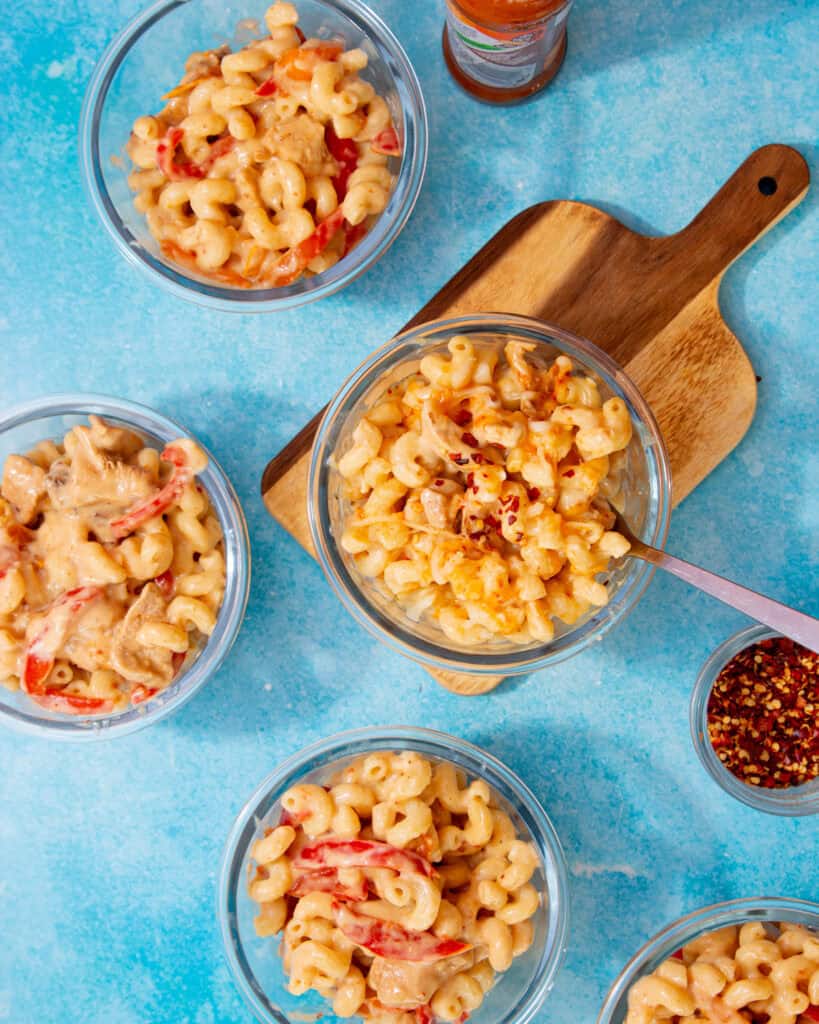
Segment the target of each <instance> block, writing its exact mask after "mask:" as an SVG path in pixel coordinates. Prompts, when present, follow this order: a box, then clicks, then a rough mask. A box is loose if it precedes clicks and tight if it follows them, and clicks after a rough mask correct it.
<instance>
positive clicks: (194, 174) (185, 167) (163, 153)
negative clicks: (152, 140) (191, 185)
mask: <svg viewBox="0 0 819 1024" xmlns="http://www.w3.org/2000/svg"><path fill="white" fill-rule="evenodd" d="M184 134H185V133H184V132H183V131H182V129H181V128H169V129H168V130H167V131H166V132H165V134H164V135H163V136H162V138H161V139H160V140H159V142H157V144H156V165H157V167H158V168H159V169H160V171H162V173H163V174H164V175H165V177H166V178H167V179H168V180H169V181H185V180H186V179H187V178H204V177H205V172H204V171H203V170H202V168H201V167H197V165H196V164H177V163H175V162H174V156H175V154H176V147H177V146H178V145H179V143H180V142H181V141H182V137H183V136H184Z"/></svg>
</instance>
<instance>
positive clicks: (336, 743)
mask: <svg viewBox="0 0 819 1024" xmlns="http://www.w3.org/2000/svg"><path fill="white" fill-rule="evenodd" d="M380 750H414V751H418V752H419V753H420V754H422V755H423V756H424V757H427V758H429V759H431V760H434V761H448V762H450V763H452V764H454V765H456V766H457V767H458V768H461V769H463V771H464V772H466V773H467V774H468V775H469V776H470V778H481V779H485V780H486V782H487V783H488V784H489V786H490V787H491V788H492V789H493V790H494V791H495V793H496V795H497V796H498V797H499V798H500V803H501V805H502V806H503V807H504V809H505V810H506V811H507V813H509V815H510V816H511V818H512V820H513V821H514V823H515V825H516V827H517V828H518V829H519V830H520V831H521V832H522V833H523V834H528V835H529V837H530V838H531V840H532V842H533V843H534V844H535V847H536V849H537V851H538V854H539V856H540V860H541V869H540V872H539V873H538V874H536V875H535V880H536V881H535V884H536V885H538V886H539V888H540V889H541V891H543V892H544V893H545V894H546V902H547V905H548V908H549V909H548V913H547V912H546V910H545V909H544V908H543V907H541V909H540V910H539V911H538V912H537V914H536V915H535V918H534V922H535V939H534V943H533V945H532V947H531V948H530V949H529V950H528V951H527V952H526V953H524V954H523V955H522V956H520V957H518V958H516V959H515V961H514V963H513V965H512V967H510V969H509V970H508V971H507V972H506V973H505V974H502V975H500V976H499V978H498V981H497V984H496V985H495V986H494V987H493V988H492V989H490V991H489V993H488V994H487V996H486V999H485V1001H484V1003H483V1005H482V1006H481V1007H480V1009H479V1010H477V1011H475V1013H474V1014H472V1015H471V1016H470V1021H471V1022H473V1024H513V1022H514V1024H527V1022H528V1021H531V1020H532V1019H533V1018H534V1017H535V1014H536V1013H537V1011H538V1008H539V1007H540V1006H541V1005H542V1003H543V1001H544V999H545V998H546V996H547V995H548V993H549V991H550V989H551V988H552V986H553V984H554V981H555V978H556V976H557V972H558V970H559V968H560V965H561V963H562V961H563V957H564V955H565V952H566V945H567V942H568V929H569V887H568V875H567V869H566V862H565V859H564V856H563V851H562V849H561V846H560V842H559V840H558V838H557V835H556V833H555V830H554V828H553V826H552V824H551V822H550V821H549V819H548V818H547V816H546V814H545V812H544V811H543V808H542V807H541V806H540V804H539V803H538V802H537V800H536V799H535V797H534V795H533V794H532V793H531V792H530V790H529V789H528V788H527V787H526V786H525V785H524V783H523V782H521V780H520V779H519V778H518V777H517V776H516V775H514V774H513V773H512V772H511V771H510V770H509V769H508V768H507V767H506V766H505V765H503V764H501V762H500V761H498V760H496V759H495V758H494V757H492V756H491V755H490V754H487V753H486V751H484V750H481V749H480V748H478V747H474V746H472V744H471V743H466V742H465V741H464V740H461V739H458V738H457V737H455V736H449V735H447V734H445V733H440V732H433V731H432V730H430V729H416V728H410V727H385V728H368V729H356V730H354V731H352V732H346V733H340V734H339V735H337V736H331V737H330V738H329V739H324V740H320V741H319V742H318V743H314V744H312V745H311V746H309V747H306V748H305V749H304V750H300V751H299V752H298V753H297V754H293V756H292V757H289V758H288V759H287V760H286V761H284V762H283V763H282V764H281V765H279V767H278V768H277V769H276V770H275V771H274V772H273V773H272V775H269V776H268V777H267V778H266V779H265V780H264V782H263V783H262V784H261V785H260V786H259V788H258V789H257V790H256V792H255V793H254V794H253V796H251V798H250V799H249V800H248V802H247V803H246V804H245V806H244V808H243V809H242V811H241V812H240V814H239V817H238V818H237V820H236V823H235V824H234V826H233V828H232V829H231V832H230V836H229V837H228V840H227V845H226V846H225V852H224V855H223V858H222V869H221V875H220V880H219V893H218V914H219V921H220V925H221V929H222V939H223V942H224V946H225V953H226V956H227V960H228V964H229V965H230V969H231V971H232V972H233V976H234V978H235V980H236V983H237V985H238V986H239V989H240V991H241V993H242V995H243V996H244V998H245V999H246V1000H247V1003H248V1005H249V1006H250V1008H251V1009H252V1010H253V1012H254V1013H255V1015H256V1017H257V1018H258V1020H260V1021H264V1022H275V1024H291V1022H295V1021H302V1020H307V1019H308V1018H309V1019H310V1020H313V1019H314V1014H316V1015H320V1016H321V1017H322V1019H323V1020H325V1021H327V1022H328V1024H335V1022H336V1020H337V1018H336V1017H335V1016H333V1014H332V1012H331V1009H330V1006H329V1004H328V1003H327V1002H325V1000H324V999H322V998H321V997H320V996H319V995H318V994H317V993H315V992H310V993H308V994H307V995H304V996H293V995H290V993H289V992H288V991H287V989H286V988H285V983H286V978H285V975H284V973H283V971H282V968H281V960H280V958H279V956H278V953H277V950H276V942H275V941H274V940H273V939H260V938H258V937H257V936H256V932H255V930H254V927H253V918H254V916H255V914H256V913H257V909H258V908H257V905H256V904H255V903H253V901H252V900H251V899H250V897H249V895H248V893H247V880H248V868H249V864H250V857H249V850H250V846H251V844H252V843H253V841H254V839H256V838H258V837H259V836H260V835H261V834H262V832H263V829H264V827H265V825H267V824H268V823H269V822H273V823H278V819H279V814H280V811H281V807H280V805H279V801H280V799H281V797H282V795H283V794H284V793H285V791H286V790H287V789H288V788H289V787H290V786H292V785H293V784H294V783H296V782H298V781H300V780H302V779H305V778H307V779H309V780H310V781H311V782H318V783H321V782H323V781H325V780H326V779H328V778H329V777H330V776H331V775H332V774H333V773H334V772H335V771H337V770H338V769H339V768H340V767H343V766H344V765H345V764H347V763H348V762H350V761H352V760H354V759H355V758H357V757H361V756H364V755H366V754H371V753H373V752H374V751H380ZM305 1014H306V1015H308V1016H306V1015H305Z"/></svg>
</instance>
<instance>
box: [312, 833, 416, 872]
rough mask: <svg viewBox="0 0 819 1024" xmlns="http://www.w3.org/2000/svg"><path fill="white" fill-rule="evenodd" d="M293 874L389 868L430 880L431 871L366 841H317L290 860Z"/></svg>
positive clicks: (409, 855) (411, 856) (407, 855)
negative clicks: (325, 869) (322, 869)
mask: <svg viewBox="0 0 819 1024" xmlns="http://www.w3.org/2000/svg"><path fill="white" fill-rule="evenodd" d="M293 868H294V870H296V871H315V870H317V869H318V868H390V869H391V870H392V871H398V872H399V873H406V874H416V875H425V876H426V877H427V878H432V876H433V875H434V874H435V869H434V868H433V866H432V865H431V864H430V862H429V861H428V860H424V858H423V857H420V856H419V855H418V854H417V853H413V852H412V850H399V849H398V847H397V846H390V844H389V843H376V842H374V841H373V840H370V839H319V840H318V841H317V842H315V843H311V844H310V845H309V846H305V847H304V849H303V850H301V851H300V852H299V853H298V855H297V856H296V857H295V858H294V859H293Z"/></svg>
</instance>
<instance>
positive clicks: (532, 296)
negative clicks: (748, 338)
mask: <svg viewBox="0 0 819 1024" xmlns="http://www.w3.org/2000/svg"><path fill="white" fill-rule="evenodd" d="M809 183H810V172H809V171H808V166H807V164H806V163H805V161H804V159H803V158H802V156H801V155H800V154H799V153H798V152H797V151H796V150H794V149H791V148H790V147H789V146H780V145H771V146H763V147H762V148H761V149H758V150H756V151H755V152H754V153H752V154H751V155H750V156H749V157H748V159H747V160H746V161H745V163H743V164H742V166H741V167H740V168H739V169H738V170H737V171H736V172H735V173H734V174H733V175H732V176H731V178H729V179H728V181H727V182H726V183H725V184H724V185H723V186H722V188H721V189H720V190H719V192H717V194H716V195H715V196H714V197H713V199H711V201H710V202H709V203H708V204H707V206H705V208H704V209H703V210H702V211H701V212H700V213H699V214H697V216H696V217H695V218H694V219H693V220H692V221H691V223H690V224H689V225H688V226H687V227H685V228H683V229H682V231H678V232H677V233H676V234H673V235H667V236H665V237H656V238H652V237H649V236H647V235H640V234H637V233H636V232H634V231H631V230H629V229H628V228H627V227H625V226H624V225H623V224H621V223H620V222H619V221H617V220H615V219H614V217H611V216H610V215H609V214H607V213H604V212H603V211H602V210H598V209H597V208H596V207H594V206H588V205H586V204H584V203H576V202H569V201H566V200H556V201H552V202H547V203H539V204H538V205H537V206H532V207H530V208H529V209H528V210H524V211H523V212H522V213H519V214H518V215H517V216H516V217H515V218H513V219H512V220H511V221H510V222H509V223H508V224H507V225H506V227H504V228H502V229H501V230H500V231H499V232H498V233H497V234H496V235H495V236H494V238H492V239H491V240H490V241H489V242H488V243H487V244H486V245H485V246H484V247H483V248H482V249H481V250H480V252H478V253H477V254H476V255H475V256H474V257H473V258H472V259H471V260H470V261H469V263H467V264H466V266H465V267H464V268H463V269H462V270H461V271H460V272H459V273H457V274H456V275H455V276H454V277H453V278H452V280H451V281H449V282H448V283H447V284H445V285H444V287H443V288H442V289H441V290H440V291H439V292H438V294H437V295H435V296H434V297H433V298H432V299H431V300H430V301H429V302H428V303H427V304H426V306H424V308H423V309H421V310H419V312H418V313H417V314H416V315H415V316H414V317H413V318H412V320H410V322H409V323H408V324H407V325H406V326H407V327H413V326H415V325H416V324H419V323H422V322H424V321H428V320H434V319H437V318H439V317H445V316H458V315H464V314H474V313H490V312H491V313H499V312H500V313H517V314H521V315H526V316H534V317H539V318H540V319H543V320H548V321H551V322H552V323H555V324H558V325H560V326H561V327H563V328H566V329H567V330H570V331H574V332H575V333H576V334H579V335H581V336H583V337H585V338H588V339H589V340H590V341H593V342H594V343H595V344H597V345H599V346H600V347H601V348H603V349H605V350H606V351H607V352H608V353H609V354H610V355H611V356H613V357H614V359H616V360H617V361H618V362H619V363H620V364H621V365H622V366H623V367H624V368H625V370H626V372H627V373H628V375H629V376H630V377H631V378H632V380H634V381H635V382H636V383H637V385H638V387H639V388H640V390H641V391H642V393H643V395H644V396H645V397H646V399H647V400H648V402H649V404H650V405H651V408H652V409H653V411H654V415H655V416H656V417H657V420H658V421H659V424H660V428H661V430H662V433H663V437H664V439H665V443H666V446H667V449H668V454H669V458H670V462H671V469H672V474H673V484H674V488H673V499H674V503H675V504H677V503H679V502H680V501H682V499H683V498H684V497H685V496H686V495H687V494H689V493H690V492H691V491H692V490H693V489H694V488H695V487H696V486H697V484H698V483H699V482H700V481H701V480H702V479H704V478H705V477H706V476H707V475H708V474H709V473H710V472H711V470H712V469H714V467H715V466H716V465H718V463H719V462H720V461H721V460H722V459H724V458H725V456H726V455H727V454H728V453H729V452H730V451H731V450H732V449H733V448H734V447H735V446H736V445H737V444H738V443H739V441H740V440H741V439H742V437H743V435H744V434H745V431H746V430H747V429H748V427H749V426H750V423H751V419H752V418H753V415H754V407H755V404H756V379H755V375H754V371H753V369H752V367H751V364H750V362H749V361H748V357H747V356H746V354H745V352H744V351H743V348H742V346H741V345H740V343H739V341H738V340H737V338H736V337H735V336H734V334H732V332H731V331H730V330H729V329H728V327H727V326H726V325H725V322H724V321H723V319H722V314H721V312H720V308H719V286H720V282H721V280H722V276H723V274H724V273H725V271H726V270H727V269H728V267H729V266H730V265H731V264H732V263H733V262H734V260H736V259H737V257H739V256H740V255H741V254H742V253H743V252H744V251H745V250H746V249H747V248H749V247H750V246H751V245H753V243H754V242H755V241H756V240H757V239H758V238H759V237H760V236H761V235H763V234H764V233H765V232H766V231H767V230H768V229H769V228H771V227H772V226H773V225H774V224H775V223H776V222H777V221H778V220H780V219H781V218H782V217H784V216H785V215H786V214H787V213H788V212H789V211H790V210H791V209H793V207H794V206H796V205H797V204H798V203H799V202H800V201H801V200H802V199H803V198H804V196H805V194H806V192H807V190H808V186H809ZM384 340H386V339H384ZM322 412H323V410H322ZM322 412H319V413H317V415H316V416H315V417H314V418H313V419H312V420H311V421H310V422H309V423H308V424H307V425H306V426H305V427H304V428H303V429H302V430H301V431H300V432H299V433H298V434H297V435H296V437H294V438H293V440H292V441H291V442H290V443H289V444H288V445H287V446H286V447H285V448H284V449H283V450H282V451H281V452H279V454H278V455H277V456H276V457H275V458H274V459H273V460H272V461H271V462H270V463H269V465H268V466H267V469H266V470H265V473H264V476H263V478H262V495H263V498H264V502H265V505H266V506H267V509H268V511H269V512H270V514H271V515H272V516H273V517H274V518H275V519H277V520H278V522H279V523H281V525H282V526H283V527H284V528H285V529H286V530H288V531H289V532H290V533H291V534H292V535H293V536H294V537H295V538H296V540H297V541H298V542H299V543H300V544H301V545H302V546H303V547H304V548H306V550H307V551H308V552H309V553H310V554H311V555H313V557H315V551H314V549H313V545H312V542H311V540H310V531H309V528H308V525H307V513H306V507H307V474H308V467H309V462H310V451H311V447H312V443H313V438H314V436H315V433H316V429H317V427H318V424H319V421H320V419H321V416H322ZM431 671H432V675H433V676H434V677H435V678H436V679H437V680H438V682H439V683H441V684H442V685H443V686H446V687H447V688H448V689H450V690H454V691H455V692H456V693H461V694H477V693H486V692H487V691H488V690H491V689H493V688H494V687H495V686H497V685H498V683H499V682H501V680H502V677H500V676H468V675H461V674H456V673H453V672H441V671H437V670H431Z"/></svg>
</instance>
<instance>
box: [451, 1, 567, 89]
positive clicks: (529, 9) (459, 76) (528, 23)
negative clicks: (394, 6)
mask: <svg viewBox="0 0 819 1024" xmlns="http://www.w3.org/2000/svg"><path fill="white" fill-rule="evenodd" d="M571 5H572V0H447V20H446V25H445V26H444V36H443V47H444V57H445V58H446V62H447V67H448V68H449V70H450V72H451V74H452V76H453V77H454V78H455V80H456V81H457V82H458V83H459V85H461V86H463V88H464V89H466V90H467V91H468V92H470V93H472V95H474V96H477V97H478V98H479V99H483V100H488V101H490V102H494V103H509V102H514V101H515V100H521V99H525V98H526V97H527V96H530V95H531V94H532V93H534V92H537V91H538V89H542V88H543V86H544V85H546V84H547V83H548V82H550V81H551V80H552V79H553V78H554V76H555V75H556V74H557V72H558V71H559V69H560V66H561V64H562V63H563V58H564V56H565V53H566V21H567V19H568V16H569V10H570V8H571Z"/></svg>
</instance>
